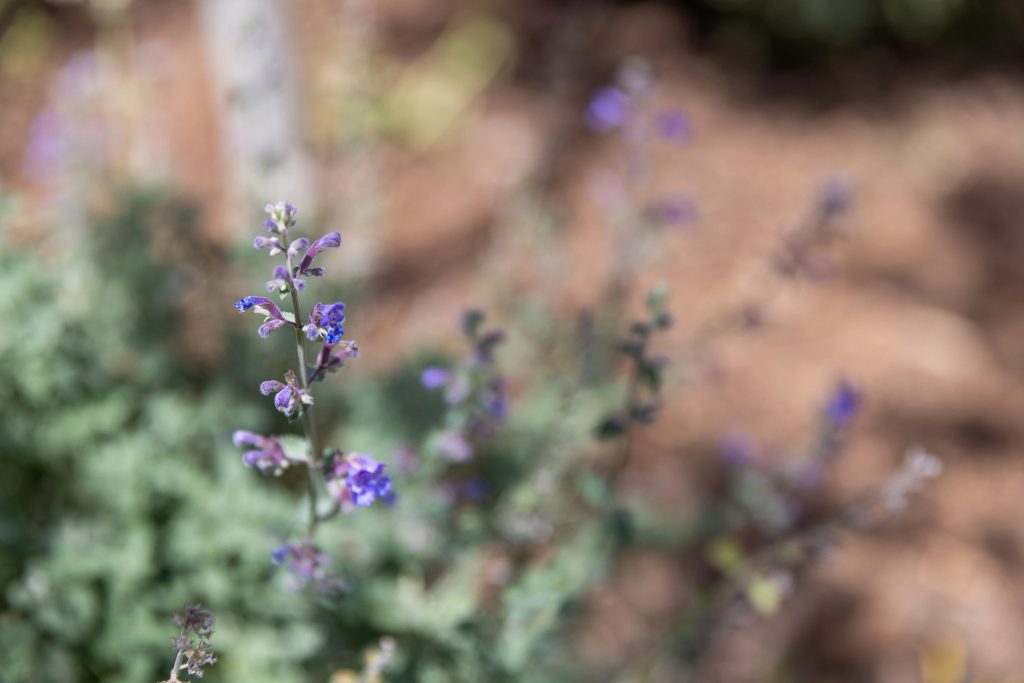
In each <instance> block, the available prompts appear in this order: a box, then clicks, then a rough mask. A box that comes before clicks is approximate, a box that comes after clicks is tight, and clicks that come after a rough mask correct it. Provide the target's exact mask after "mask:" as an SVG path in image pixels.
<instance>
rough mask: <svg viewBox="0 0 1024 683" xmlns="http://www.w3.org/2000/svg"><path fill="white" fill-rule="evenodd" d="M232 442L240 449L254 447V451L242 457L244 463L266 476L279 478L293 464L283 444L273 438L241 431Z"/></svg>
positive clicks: (234, 435) (236, 433)
mask: <svg viewBox="0 0 1024 683" xmlns="http://www.w3.org/2000/svg"><path fill="white" fill-rule="evenodd" d="M231 441H232V442H233V443H234V444H235V446H238V447H239V448H242V447H244V446H253V447H254V448H253V449H252V450H249V451H246V452H245V454H244V455H243V456H242V462H244V463H245V466H246V467H255V468H256V469H258V470H259V471H260V472H262V473H264V474H273V475H274V476H277V475H279V474H281V472H283V471H284V470H286V469H287V468H288V466H289V465H290V464H291V461H290V460H289V459H288V456H287V455H285V452H284V448H282V446H281V442H280V441H278V440H277V439H276V438H275V437H273V436H262V435H260V434H254V433H253V432H247V431H245V430H241V429H240V430H238V431H236V432H235V433H234V434H233V435H232V437H231Z"/></svg>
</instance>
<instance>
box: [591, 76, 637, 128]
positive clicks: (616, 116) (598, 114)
mask: <svg viewBox="0 0 1024 683" xmlns="http://www.w3.org/2000/svg"><path fill="white" fill-rule="evenodd" d="M632 109H633V106H632V102H630V99H629V96H628V95H626V93H624V92H623V91H622V90H619V89H618V88H613V87H605V88H601V89H600V90H598V91H597V92H596V93H594V96H593V97H592V98H591V100H590V104H589V105H587V117H586V120H587V125H588V126H589V127H590V129H591V130H593V131H595V132H597V133H607V132H609V131H612V130H615V129H616V128H619V127H621V126H623V125H625V124H626V122H627V121H628V120H629V118H630V116H631V115H632Z"/></svg>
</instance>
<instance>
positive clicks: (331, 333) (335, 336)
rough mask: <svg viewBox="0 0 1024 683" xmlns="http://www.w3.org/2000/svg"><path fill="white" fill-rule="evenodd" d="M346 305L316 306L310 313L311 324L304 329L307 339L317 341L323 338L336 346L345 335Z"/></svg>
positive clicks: (339, 303)
mask: <svg viewBox="0 0 1024 683" xmlns="http://www.w3.org/2000/svg"><path fill="white" fill-rule="evenodd" d="M344 323H345V304H343V303H341V302H340V301H338V302H335V303H333V304H327V305H325V304H316V305H315V306H313V310H311V311H310V312H309V322H308V324H306V325H304V326H303V327H302V330H303V331H304V332H305V333H306V338H307V339H309V340H310V341H316V340H317V339H320V338H323V339H324V340H326V342H327V343H328V344H336V343H337V342H338V341H339V340H340V339H341V336H342V335H343V334H345V325H344Z"/></svg>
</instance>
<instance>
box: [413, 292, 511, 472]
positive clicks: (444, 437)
mask: <svg viewBox="0 0 1024 683" xmlns="http://www.w3.org/2000/svg"><path fill="white" fill-rule="evenodd" d="M484 320H485V315H484V313H483V311H479V310H470V311H467V312H466V313H465V314H463V316H462V325H461V327H462V333H463V335H465V337H466V339H467V340H468V341H469V342H470V344H471V350H470V353H469V355H468V356H467V357H466V358H465V359H464V360H463V362H462V363H461V364H460V365H459V366H458V367H456V368H450V369H449V368H443V367H438V366H432V367H428V368H426V369H425V370H423V373H422V374H421V375H420V381H421V383H422V384H423V386H424V387H425V388H426V389H428V390H431V391H440V390H443V392H444V399H445V402H446V403H447V404H448V406H449V413H448V424H447V428H446V429H445V431H444V432H443V433H442V434H441V435H440V437H439V439H438V442H437V448H438V450H439V451H440V452H441V454H442V455H444V456H445V457H446V458H447V459H449V460H452V461H454V462H463V461H466V460H469V459H470V458H472V457H473V454H474V452H475V450H476V445H478V444H479V442H480V441H481V440H482V439H485V438H488V437H490V436H491V435H492V434H493V433H494V431H495V429H496V428H497V427H498V425H499V424H501V423H502V422H503V421H504V420H505V417H506V414H507V412H508V404H507V400H506V391H505V378H504V377H503V376H502V375H501V374H499V373H498V371H497V369H496V368H495V349H496V348H497V346H498V345H499V344H500V343H501V342H502V341H504V339H505V334H504V333H503V332H501V331H500V330H490V331H487V332H484V331H483V324H484Z"/></svg>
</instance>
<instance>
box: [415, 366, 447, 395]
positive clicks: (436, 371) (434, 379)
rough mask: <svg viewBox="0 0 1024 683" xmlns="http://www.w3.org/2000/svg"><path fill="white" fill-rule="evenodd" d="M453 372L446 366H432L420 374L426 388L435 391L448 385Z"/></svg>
mask: <svg viewBox="0 0 1024 683" xmlns="http://www.w3.org/2000/svg"><path fill="white" fill-rule="evenodd" d="M451 378H452V372H451V370H448V369H446V368H439V367H436V366H432V367H429V368H426V369H425V370H424V371H423V373H422V374H421V375H420V382H421V383H422V384H423V387H424V388H425V389H429V390H431V391H433V390H434V389H440V388H441V387H443V386H446V385H447V384H448V382H450V381H451Z"/></svg>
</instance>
